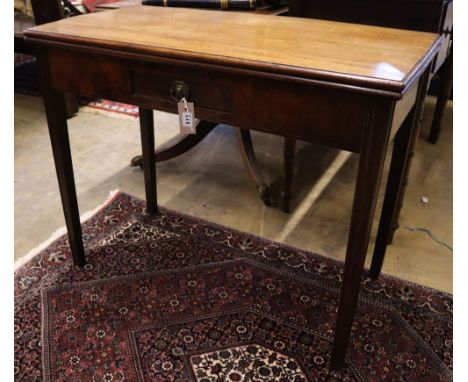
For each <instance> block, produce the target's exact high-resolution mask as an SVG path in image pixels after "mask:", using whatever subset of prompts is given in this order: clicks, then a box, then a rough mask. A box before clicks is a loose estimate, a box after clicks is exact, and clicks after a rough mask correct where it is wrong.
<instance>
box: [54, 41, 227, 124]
mask: <svg viewBox="0 0 468 382" xmlns="http://www.w3.org/2000/svg"><path fill="white" fill-rule="evenodd" d="M49 65H50V68H51V70H50V76H51V85H52V87H53V88H54V89H56V90H60V91H63V92H70V93H76V94H79V95H81V96H85V97H99V98H107V99H112V100H116V101H120V102H126V103H130V104H135V105H142V106H146V107H152V108H155V109H159V110H164V111H169V112H176V111H177V102H176V100H175V99H174V98H172V96H171V87H172V85H173V83H174V82H175V81H179V82H183V83H184V84H185V85H186V86H187V88H188V91H189V96H188V100H189V101H192V102H194V103H195V105H196V107H197V110H198V111H199V113H200V116H203V117H204V118H221V119H222V120H223V121H226V122H228V120H229V119H230V118H229V116H230V115H231V114H232V113H233V109H234V101H233V97H234V96H233V94H234V83H235V80H234V78H233V76H232V75H231V74H229V73H223V72H220V71H214V70H207V69H201V68H197V67H196V65H194V66H193V67H192V66H181V65H174V64H168V63H144V62H138V61H133V60H129V59H125V58H119V57H109V56H103V55H92V54H79V53H75V52H72V51H69V50H66V49H50V50H49Z"/></svg>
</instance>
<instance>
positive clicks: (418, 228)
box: [405, 225, 453, 252]
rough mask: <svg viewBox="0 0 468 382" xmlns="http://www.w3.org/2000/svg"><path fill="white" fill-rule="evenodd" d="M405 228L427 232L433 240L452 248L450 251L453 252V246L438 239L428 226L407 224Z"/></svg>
mask: <svg viewBox="0 0 468 382" xmlns="http://www.w3.org/2000/svg"><path fill="white" fill-rule="evenodd" d="M405 228H406V229H407V230H409V231H422V232H425V233H427V234H428V235H429V237H430V238H431V239H432V240H434V241H435V242H437V243H439V244H441V245H443V246H444V247H447V248H448V249H449V250H450V252H453V248H452V247H451V246H450V245H448V244H447V243H444V242H443V241H441V240H439V239H437V238H436V237H435V236H434V235H433V233H432V232H431V231H430V230H428V229H427V228H420V227H412V226H410V225H405Z"/></svg>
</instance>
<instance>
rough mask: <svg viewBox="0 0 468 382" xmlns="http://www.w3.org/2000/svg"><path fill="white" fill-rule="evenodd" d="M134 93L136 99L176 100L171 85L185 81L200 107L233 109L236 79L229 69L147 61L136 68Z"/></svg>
mask: <svg viewBox="0 0 468 382" xmlns="http://www.w3.org/2000/svg"><path fill="white" fill-rule="evenodd" d="M131 76H132V95H133V96H134V97H135V98H136V99H141V100H144V99H151V100H154V101H157V102H162V103H168V104H169V103H170V104H173V103H174V102H175V99H174V98H173V96H172V95H171V89H172V88H173V87H174V85H175V83H182V84H184V85H185V87H186V89H187V90H188V100H189V101H192V102H194V104H195V105H196V106H197V107H198V108H203V109H212V110H216V111H219V112H224V113H232V112H233V108H234V101H233V94H234V81H233V79H232V77H231V76H229V75H228V74H226V73H220V72H212V71H210V73H207V72H206V70H200V69H193V68H187V67H178V66H174V65H171V64H145V65H143V66H141V67H138V68H136V69H134V70H132V74H131Z"/></svg>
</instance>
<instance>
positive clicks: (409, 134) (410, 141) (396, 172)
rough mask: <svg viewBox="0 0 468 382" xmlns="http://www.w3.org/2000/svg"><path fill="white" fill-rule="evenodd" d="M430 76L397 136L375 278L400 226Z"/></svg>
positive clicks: (372, 271)
mask: <svg viewBox="0 0 468 382" xmlns="http://www.w3.org/2000/svg"><path fill="white" fill-rule="evenodd" d="M428 75H429V72H427V73H426V74H425V75H423V77H422V78H421V80H420V83H419V90H418V95H417V98H416V102H415V105H414V106H413V109H412V110H411V111H410V113H409V114H408V116H407V117H406V118H405V121H404V122H403V124H402V125H401V127H400V129H399V130H398V132H397V133H396V135H395V142H394V145H393V154H392V162H391V164H390V172H389V175H388V181H387V188H386V190H385V198H384V203H383V208H382V214H381V216H380V222H379V229H378V231H377V238H376V241H375V247H374V254H373V256H372V263H371V267H370V271H369V275H370V277H371V278H373V279H376V278H378V277H379V275H380V271H381V270H382V265H383V261H384V258H385V252H386V250H387V245H388V244H390V243H391V240H393V234H394V232H395V230H396V228H397V227H398V217H399V214H400V210H401V206H402V203H403V197H404V190H405V187H406V185H407V183H408V175H409V169H410V166H411V159H412V157H413V155H414V150H415V145H416V142H417V140H418V136H419V132H420V130H421V120H422V114H423V110H424V100H425V98H426V88H427V81H428ZM395 222H396V225H395Z"/></svg>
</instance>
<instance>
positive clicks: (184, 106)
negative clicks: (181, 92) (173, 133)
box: [177, 98, 200, 134]
mask: <svg viewBox="0 0 468 382" xmlns="http://www.w3.org/2000/svg"><path fill="white" fill-rule="evenodd" d="M194 109H195V107H194V105H193V102H187V100H186V99H185V98H182V99H181V100H180V101H179V102H177V110H178V112H179V125H180V132H181V133H182V134H195V133H196V132H197V130H196V127H197V125H198V123H199V122H200V121H199V120H198V119H196V118H195V110H194Z"/></svg>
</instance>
